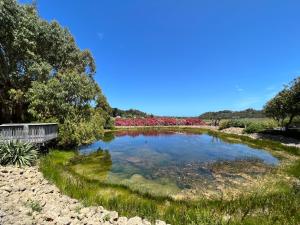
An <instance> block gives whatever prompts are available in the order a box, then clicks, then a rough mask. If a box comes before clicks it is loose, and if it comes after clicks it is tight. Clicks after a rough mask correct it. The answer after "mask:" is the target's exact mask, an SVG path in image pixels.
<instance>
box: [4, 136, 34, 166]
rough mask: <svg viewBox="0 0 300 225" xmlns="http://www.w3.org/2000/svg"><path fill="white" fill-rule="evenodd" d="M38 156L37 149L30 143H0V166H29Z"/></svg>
mask: <svg viewBox="0 0 300 225" xmlns="http://www.w3.org/2000/svg"><path fill="white" fill-rule="evenodd" d="M37 156H38V151H37V149H36V148H35V147H34V146H33V145H32V144H30V143H26V142H19V141H9V142H1V143H0V164H1V165H8V164H12V165H17V166H19V167H22V166H31V165H33V164H34V163H35V161H36V159H37Z"/></svg>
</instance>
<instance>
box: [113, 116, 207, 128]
mask: <svg viewBox="0 0 300 225" xmlns="http://www.w3.org/2000/svg"><path fill="white" fill-rule="evenodd" d="M115 125H116V126H125V127H127V126H179V125H181V126H196V125H198V126H199V125H205V123H204V122H203V120H201V119H198V118H181V119H178V118H173V117H149V118H116V120H115Z"/></svg>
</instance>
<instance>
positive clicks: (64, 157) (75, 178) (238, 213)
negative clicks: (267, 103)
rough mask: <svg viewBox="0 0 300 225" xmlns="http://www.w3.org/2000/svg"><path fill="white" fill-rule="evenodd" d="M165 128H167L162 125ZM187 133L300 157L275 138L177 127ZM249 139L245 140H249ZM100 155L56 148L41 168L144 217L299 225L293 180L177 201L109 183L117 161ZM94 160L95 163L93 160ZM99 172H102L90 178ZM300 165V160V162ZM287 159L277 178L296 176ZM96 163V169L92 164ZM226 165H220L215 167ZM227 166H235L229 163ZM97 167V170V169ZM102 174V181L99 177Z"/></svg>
mask: <svg viewBox="0 0 300 225" xmlns="http://www.w3.org/2000/svg"><path fill="white" fill-rule="evenodd" d="M161 129H163V128H161ZM174 130H176V131H185V132H194V133H202V132H210V134H211V135H217V136H218V137H219V138H221V139H222V138H224V139H226V140H227V141H230V142H233V143H241V142H245V143H246V144H248V145H251V146H255V147H259V148H266V149H269V150H272V151H273V150H274V151H280V153H284V154H286V153H290V154H288V155H294V157H296V156H299V149H296V148H292V147H287V146H283V145H281V144H279V143H276V142H272V141H260V140H253V139H250V138H249V139H247V137H241V136H238V135H228V134H223V133H220V132H211V131H208V130H203V129H192V128H176V129H175V128H174ZM244 138H245V139H244ZM93 154H94V157H86V156H82V155H78V154H77V153H76V152H74V151H56V150H53V151H51V152H50V153H49V155H47V156H45V157H44V158H42V160H41V163H40V169H41V171H42V172H43V174H44V176H45V177H46V178H48V179H49V180H51V181H52V182H54V183H55V184H56V185H57V186H58V187H59V188H60V189H61V191H62V192H63V193H65V194H67V195H69V196H71V197H73V198H77V199H80V200H82V201H83V202H84V203H85V204H86V205H103V206H104V207H106V208H108V209H111V210H117V211H118V212H119V213H120V214H121V215H124V216H136V215H139V216H142V217H146V218H148V219H150V220H154V219H158V218H159V219H162V220H165V221H166V222H168V223H171V224H173V225H177V224H178V225H184V224H258V223H260V224H299V222H300V208H299V205H300V192H299V187H298V186H297V184H296V185H295V183H294V182H292V180H293V179H291V180H290V179H273V178H272V177H271V178H270V179H271V180H270V184H269V185H268V184H266V185H265V186H258V187H257V188H256V189H255V190H254V191H253V192H251V193H245V194H240V195H238V196H235V197H233V198H222V197H221V198H214V199H205V198H203V199H199V200H175V199H173V198H171V197H168V196H156V195H151V194H149V193H141V192H139V191H137V190H132V189H129V188H128V187H126V186H124V185H121V184H108V183H104V182H102V181H101V176H106V172H107V170H109V169H110V166H111V159H110V155H109V153H108V152H105V151H98V152H95V153H93ZM90 160H92V161H93V162H91V161H90ZM79 162H80V164H81V163H83V164H85V165H86V166H87V167H88V170H87V171H93V170H94V172H96V174H98V175H99V176H97V177H95V176H90V174H93V173H85V172H84V171H82V170H81V169H82V167H78V165H79ZM95 162H96V163H101V164H103V165H104V167H102V168H103V170H98V169H99V167H93V166H92V165H93V164H94V163H95ZM296 162H297V163H298V162H299V161H296ZM297 163H292V164H291V163H287V164H286V165H284V166H282V167H280V168H279V169H278V170H276V171H274V173H275V174H274V177H276V176H277V175H279V174H280V176H289V175H290V176H295V177H297V176H298V175H297V172H295V171H296V169H297V167H299V165H298V164H299V163H298V164H297ZM89 166H90V167H89ZM222 166H224V165H221V164H217V165H215V167H214V169H215V170H220V169H222V168H221V167H222ZM226 166H227V170H232V167H231V166H229V167H228V165H226ZM95 170H96V171H95ZM99 178H100V179H99Z"/></svg>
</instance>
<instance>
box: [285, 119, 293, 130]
mask: <svg viewBox="0 0 300 225" xmlns="http://www.w3.org/2000/svg"><path fill="white" fill-rule="evenodd" d="M294 117H295V115H291V116H290V119H289V121H288V122H287V124H286V125H285V130H286V131H288V130H289V127H290V125H291V123H292V122H293V119H294Z"/></svg>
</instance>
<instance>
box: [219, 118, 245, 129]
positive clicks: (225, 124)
mask: <svg viewBox="0 0 300 225" xmlns="http://www.w3.org/2000/svg"><path fill="white" fill-rule="evenodd" d="M249 123H250V122H249V121H247V120H235V119H232V120H223V121H221V123H220V126H219V129H220V130H223V129H226V128H229V127H239V128H245V127H247V126H248V125H249Z"/></svg>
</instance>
